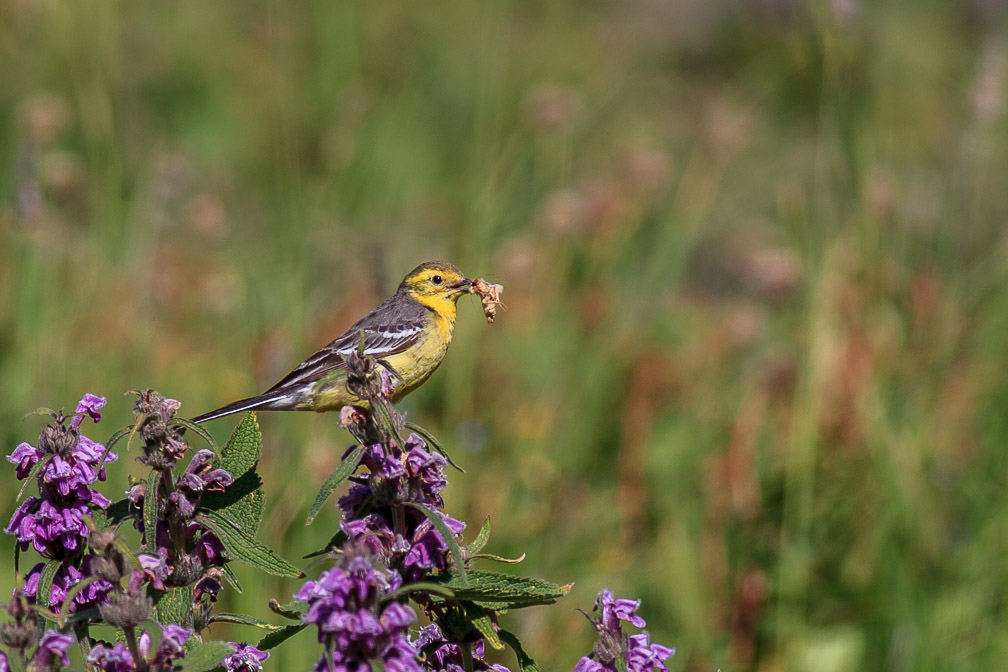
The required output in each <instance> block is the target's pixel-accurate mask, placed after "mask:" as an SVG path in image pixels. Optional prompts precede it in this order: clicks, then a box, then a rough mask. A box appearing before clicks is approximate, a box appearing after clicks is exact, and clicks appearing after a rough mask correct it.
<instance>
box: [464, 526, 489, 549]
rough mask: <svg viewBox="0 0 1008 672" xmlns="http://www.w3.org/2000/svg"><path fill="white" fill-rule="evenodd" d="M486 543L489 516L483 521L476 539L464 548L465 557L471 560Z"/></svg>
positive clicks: (487, 539)
mask: <svg viewBox="0 0 1008 672" xmlns="http://www.w3.org/2000/svg"><path fill="white" fill-rule="evenodd" d="M488 541H490V516H487V517H486V520H484V521H483V525H482V526H481V527H480V531H479V534H477V535H476V538H475V539H473V540H472V543H470V544H469V545H468V546H466V547H465V549H466V557H467V558H471V557H472V556H474V555H476V554H477V553H479V552H480V551H482V550H483V547H484V546H486V545H487V542H488Z"/></svg>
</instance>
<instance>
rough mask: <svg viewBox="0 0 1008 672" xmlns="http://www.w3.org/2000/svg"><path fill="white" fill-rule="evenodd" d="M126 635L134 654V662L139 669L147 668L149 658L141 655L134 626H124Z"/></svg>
mask: <svg viewBox="0 0 1008 672" xmlns="http://www.w3.org/2000/svg"><path fill="white" fill-rule="evenodd" d="M123 634H124V635H125V636H126V646H127V647H129V652H130V655H131V656H133V664H134V665H136V669H138V670H146V669H147V659H146V658H144V657H143V656H141V655H140V647H138V646H137V638H136V631H135V630H134V629H133V628H132V627H129V628H123Z"/></svg>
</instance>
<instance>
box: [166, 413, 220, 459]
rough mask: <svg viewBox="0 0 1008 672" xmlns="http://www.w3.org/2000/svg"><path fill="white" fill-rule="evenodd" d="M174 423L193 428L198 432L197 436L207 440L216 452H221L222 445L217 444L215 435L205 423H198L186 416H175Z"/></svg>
mask: <svg viewBox="0 0 1008 672" xmlns="http://www.w3.org/2000/svg"><path fill="white" fill-rule="evenodd" d="M172 425H174V426H178V427H185V428H186V429H188V430H191V431H192V432H193V433H194V434H196V436H198V437H200V438H201V439H203V440H204V441H206V442H207V445H208V446H210V450H212V451H213V452H214V453H215V454H216V453H219V452H220V446H218V445H217V442H216V441H214V438H213V435H212V434H211V433H210V432H208V431H207V428H206V427H204V426H203V425H197V424H196V423H195V422H193V421H192V420H186V419H185V418H173V419H172Z"/></svg>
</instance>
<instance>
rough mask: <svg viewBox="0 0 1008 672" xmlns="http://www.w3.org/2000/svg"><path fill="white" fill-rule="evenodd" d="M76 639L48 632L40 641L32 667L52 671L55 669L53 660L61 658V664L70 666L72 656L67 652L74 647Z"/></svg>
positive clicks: (53, 631) (59, 633) (52, 631)
mask: <svg viewBox="0 0 1008 672" xmlns="http://www.w3.org/2000/svg"><path fill="white" fill-rule="evenodd" d="M73 642H74V639H73V637H71V636H70V635H64V634H63V633H61V632H56V631H55V630H46V631H45V634H43V635H42V639H41V640H39V644H38V648H37V649H36V650H35V655H34V656H33V657H32V666H33V668H34V667H35V666H38V668H39V669H43V670H51V669H52V668H53V658H59V662H60V664H62V665H63V666H67V665H69V664H70V656H68V655H67V650H68V649H69V648H70V647H71V646H72V645H73Z"/></svg>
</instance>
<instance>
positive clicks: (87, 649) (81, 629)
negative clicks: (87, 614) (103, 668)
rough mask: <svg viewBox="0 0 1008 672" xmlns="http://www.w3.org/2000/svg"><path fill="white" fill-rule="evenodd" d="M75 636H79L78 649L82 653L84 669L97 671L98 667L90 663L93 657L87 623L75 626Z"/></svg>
mask: <svg viewBox="0 0 1008 672" xmlns="http://www.w3.org/2000/svg"><path fill="white" fill-rule="evenodd" d="M74 635H76V636H77V647H78V648H79V649H80V652H81V659H82V660H83V661H84V669H86V670H97V669H98V666H97V665H95V664H94V663H91V662H89V661H88V657H89V656H90V655H91V635H90V634H89V632H88V626H87V624H86V623H78V624H77V625H75V626H74Z"/></svg>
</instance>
